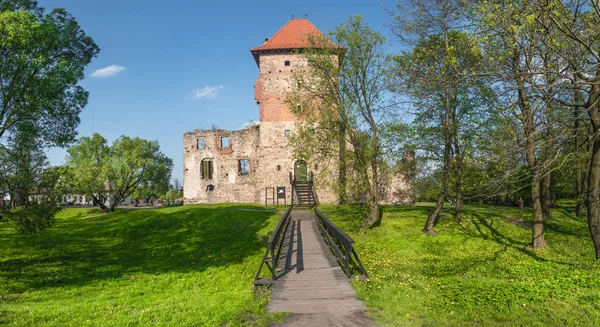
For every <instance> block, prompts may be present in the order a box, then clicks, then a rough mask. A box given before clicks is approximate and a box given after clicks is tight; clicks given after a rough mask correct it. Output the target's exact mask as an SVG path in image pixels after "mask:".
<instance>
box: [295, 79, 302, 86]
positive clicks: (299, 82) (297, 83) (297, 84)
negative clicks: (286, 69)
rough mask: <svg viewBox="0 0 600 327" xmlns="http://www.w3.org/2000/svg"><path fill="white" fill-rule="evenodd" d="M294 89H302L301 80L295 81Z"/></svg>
mask: <svg viewBox="0 0 600 327" xmlns="http://www.w3.org/2000/svg"><path fill="white" fill-rule="evenodd" d="M296 87H297V88H302V81H301V80H297V81H296Z"/></svg>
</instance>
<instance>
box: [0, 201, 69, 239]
mask: <svg viewBox="0 0 600 327" xmlns="http://www.w3.org/2000/svg"><path fill="white" fill-rule="evenodd" d="M57 212H58V208H57V207H56V206H55V205H54V204H52V203H32V204H28V205H27V206H22V207H18V208H16V209H12V210H6V211H4V212H3V214H4V215H5V217H6V218H8V220H10V221H11V222H12V224H13V227H14V228H15V230H16V231H17V232H19V233H21V234H32V233H37V232H41V231H43V230H45V229H47V228H50V227H52V226H54V224H55V219H54V215H55V214H56V213H57Z"/></svg>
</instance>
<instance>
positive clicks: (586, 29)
mask: <svg viewBox="0 0 600 327" xmlns="http://www.w3.org/2000/svg"><path fill="white" fill-rule="evenodd" d="M533 4H534V7H535V8H536V10H537V15H536V16H534V17H533V19H535V22H536V23H537V24H538V25H539V26H540V29H542V30H544V31H546V32H551V33H547V34H548V37H547V38H546V39H545V40H544V41H545V43H544V45H545V46H546V47H547V48H548V49H550V50H551V51H552V52H553V53H554V54H555V55H557V56H558V57H559V58H561V62H562V66H561V68H562V67H564V69H563V73H562V74H561V75H560V76H559V78H561V79H563V80H564V79H566V80H568V81H569V88H570V89H575V90H577V91H578V92H576V93H575V96H573V101H571V102H569V103H565V104H566V105H569V106H571V107H573V108H575V110H577V109H578V108H580V109H579V110H578V111H579V112H582V111H583V110H585V112H586V114H587V115H586V117H587V120H588V124H589V126H591V131H590V133H589V134H588V135H589V140H588V142H589V150H590V153H589V156H590V162H589V165H588V167H589V168H588V171H587V188H588V189H587V192H581V185H580V187H579V189H580V194H582V193H583V194H586V195H587V201H586V202H587V203H586V204H587V207H588V208H587V209H588V210H587V215H588V225H589V229H590V234H591V236H592V240H593V243H594V249H595V254H596V258H597V259H600V106H599V102H600V52H599V50H598V49H600V29H598V26H600V4H599V3H598V1H595V0H568V1H564V0H543V1H542V0H536V1H533ZM581 109H583V110H581ZM575 115H576V116H577V117H580V115H579V114H577V113H576V114H575Z"/></svg>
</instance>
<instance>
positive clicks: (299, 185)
mask: <svg viewBox="0 0 600 327" xmlns="http://www.w3.org/2000/svg"><path fill="white" fill-rule="evenodd" d="M290 177H291V175H290ZM310 177H311V178H310V180H297V179H296V178H290V182H291V183H292V205H294V206H297V207H307V208H312V207H313V206H314V205H316V204H318V200H317V196H316V194H315V193H314V190H313V187H312V173H311V174H310ZM294 194H295V195H296V196H295V198H294Z"/></svg>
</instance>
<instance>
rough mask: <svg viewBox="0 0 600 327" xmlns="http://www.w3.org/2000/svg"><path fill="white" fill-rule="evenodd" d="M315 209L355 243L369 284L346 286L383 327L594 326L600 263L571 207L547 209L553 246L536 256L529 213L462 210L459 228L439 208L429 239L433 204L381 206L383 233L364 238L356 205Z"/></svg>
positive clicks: (599, 316)
mask: <svg viewBox="0 0 600 327" xmlns="http://www.w3.org/2000/svg"><path fill="white" fill-rule="evenodd" d="M320 209H321V210H322V211H323V212H324V213H325V214H326V215H327V217H328V218H330V219H331V220H333V221H334V222H335V223H336V224H337V225H338V226H340V227H341V228H343V229H344V230H345V231H346V232H348V234H349V235H350V236H351V237H352V238H353V239H354V240H355V248H356V251H357V253H358V255H359V256H360V258H361V260H362V263H363V265H364V266H365V268H366V269H367V272H368V273H369V277H370V280H369V281H368V282H367V283H363V282H360V281H355V282H354V283H353V286H354V288H355V289H356V291H357V293H358V297H359V298H360V299H362V300H363V301H365V304H366V305H367V307H368V308H369V312H370V313H371V314H372V315H373V316H374V318H375V319H376V322H377V323H379V324H381V325H383V326H552V325H560V326H594V325H598V324H600V305H599V304H598V301H597V300H598V296H597V294H599V292H600V277H599V276H598V274H597V272H598V269H600V262H597V261H594V260H592V259H593V256H592V255H591V253H589V251H588V248H589V247H591V246H592V245H591V243H592V242H591V240H590V237H589V232H588V231H587V224H586V221H585V220H583V219H578V218H576V217H575V216H573V215H572V213H571V212H572V208H571V207H563V206H561V207H558V208H555V209H553V211H552V220H551V221H550V222H548V223H547V225H546V238H547V239H548V241H549V242H551V243H552V244H553V246H552V247H551V248H547V249H544V250H542V251H536V252H534V251H532V249H531V247H530V246H529V239H530V237H531V235H530V233H531V231H530V230H529V229H530V228H531V223H532V222H531V218H530V217H531V211H530V208H525V210H524V211H520V210H519V208H518V207H502V206H485V205H481V206H475V205H467V206H465V207H464V208H463V209H464V212H463V220H462V222H461V224H458V223H457V222H456V221H454V220H453V219H452V218H451V215H452V213H453V209H446V210H443V211H442V219H441V221H440V222H439V224H438V225H437V227H436V228H437V229H438V231H439V235H438V236H436V237H428V236H425V235H423V234H422V233H421V232H420V228H421V227H422V222H423V221H424V220H425V219H426V217H427V212H428V210H430V209H431V204H419V205H417V206H412V207H384V218H383V222H382V226H381V227H380V228H377V229H373V230H366V231H361V230H360V214H361V211H362V210H364V209H363V208H361V207H359V206H349V205H346V206H341V207H332V206H320Z"/></svg>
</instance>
